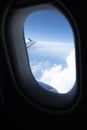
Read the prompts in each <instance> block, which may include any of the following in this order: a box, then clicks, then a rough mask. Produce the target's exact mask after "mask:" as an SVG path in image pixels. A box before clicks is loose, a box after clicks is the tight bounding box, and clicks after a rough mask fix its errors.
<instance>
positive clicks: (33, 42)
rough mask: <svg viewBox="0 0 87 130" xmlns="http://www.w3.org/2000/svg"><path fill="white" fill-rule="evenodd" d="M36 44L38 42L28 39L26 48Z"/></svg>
mask: <svg viewBox="0 0 87 130" xmlns="http://www.w3.org/2000/svg"><path fill="white" fill-rule="evenodd" d="M35 43H36V41H33V40H31V39H30V38H28V42H26V46H27V48H28V47H31V46H32V45H34V44H35Z"/></svg>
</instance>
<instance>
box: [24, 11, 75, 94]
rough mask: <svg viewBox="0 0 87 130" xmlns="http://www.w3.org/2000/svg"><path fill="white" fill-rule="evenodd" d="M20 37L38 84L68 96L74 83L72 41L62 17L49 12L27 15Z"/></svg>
mask: <svg viewBox="0 0 87 130" xmlns="http://www.w3.org/2000/svg"><path fill="white" fill-rule="evenodd" d="M24 37H25V43H26V48H27V52H28V57H29V64H30V68H31V72H32V74H33V76H34V78H35V80H36V81H37V82H38V84H39V85H40V86H41V87H44V88H45V89H48V90H50V91H53V92H58V93H61V94H66V93H68V92H69V91H70V90H71V89H72V88H73V87H74V84H75V82H76V62H75V41H74V34H73V30H72V27H71V25H70V23H69V21H68V20H67V18H66V17H65V16H64V14H63V13H61V12H60V11H55V10H50V9H49V10H39V11H35V12H33V13H31V14H29V15H28V16H27V18H26V20H25V23H24Z"/></svg>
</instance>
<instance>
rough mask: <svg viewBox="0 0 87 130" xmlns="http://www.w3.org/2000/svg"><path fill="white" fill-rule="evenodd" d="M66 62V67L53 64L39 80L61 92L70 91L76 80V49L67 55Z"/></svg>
mask: <svg viewBox="0 0 87 130" xmlns="http://www.w3.org/2000/svg"><path fill="white" fill-rule="evenodd" d="M66 63H67V67H66V68H63V67H62V65H53V67H51V68H49V69H46V70H45V71H44V72H43V75H42V77H41V78H39V81H41V82H44V83H47V84H49V85H51V86H52V87H54V88H55V89H57V91H58V92H59V93H67V92H69V91H70V90H71V89H72V87H73V85H74V83H75V80H76V72H75V50H74V49H73V50H72V52H71V53H70V55H69V56H68V57H67V59H66Z"/></svg>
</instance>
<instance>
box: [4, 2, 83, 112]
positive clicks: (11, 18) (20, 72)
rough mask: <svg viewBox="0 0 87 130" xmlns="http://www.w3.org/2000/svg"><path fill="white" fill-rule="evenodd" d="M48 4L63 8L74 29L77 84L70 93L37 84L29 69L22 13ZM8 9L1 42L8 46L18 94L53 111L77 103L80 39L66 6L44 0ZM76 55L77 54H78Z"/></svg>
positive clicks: (65, 108)
mask: <svg viewBox="0 0 87 130" xmlns="http://www.w3.org/2000/svg"><path fill="white" fill-rule="evenodd" d="M48 7H49V8H50V7H51V8H54V7H56V8H58V10H60V11H62V12H63V14H64V15H65V17H66V18H67V20H68V21H69V23H70V24H71V27H72V29H73V33H74V36H75V53H76V84H75V87H73V89H72V90H71V91H70V92H69V93H67V94H64V95H63V94H58V93H57V94H56V93H51V92H48V91H46V90H44V89H43V88H42V87H40V86H39V85H38V83H37V82H36V81H35V79H34V77H33V75H32V73H31V69H30V66H29V61H28V55H27V50H26V45H25V43H24V42H25V40H24V36H23V35H24V32H23V26H24V21H25V19H24V17H26V16H27V15H29V11H30V12H32V11H35V10H37V9H43V8H44V9H45V8H47V9H48ZM10 11H11V12H10ZM10 11H8V13H7V16H6V19H5V26H4V29H3V33H4V36H5V44H4V45H5V47H6V48H7V51H8V56H9V60H10V63H11V71H12V75H13V76H12V78H13V80H14V81H16V83H17V84H16V88H17V89H18V88H19V89H18V91H19V90H20V91H22V93H21V94H22V95H24V97H25V99H27V101H30V102H33V103H34V104H36V105H38V106H40V107H41V108H45V109H49V110H54V111H55V110H56V111H61V110H63V111H65V110H67V108H71V106H74V105H75V104H76V101H77V99H79V95H80V89H81V87H80V78H78V76H79V75H81V74H80V73H81V69H80V68H81V64H80V61H81V60H80V40H79V33H78V29H77V26H76V23H75V21H74V19H73V17H72V15H71V14H70V12H69V11H68V10H67V9H66V8H65V6H64V5H63V4H61V3H60V2H52V3H46V4H45V3H41V4H40V5H34V6H31V7H27V8H24V9H22V8H21V9H11V10H10ZM9 13H10V14H9ZM20 14H21V15H20ZM22 14H23V15H24V16H23V15H22ZM25 14H26V15H25ZM19 15H20V19H19V21H20V20H22V23H21V24H20V22H18V23H19V24H20V26H19V27H20V29H19V30H20V31H19V32H18V36H20V41H21V45H20V44H19V45H18V46H17V43H18V42H19V39H18V37H17V39H16V40H15V37H16V36H17V34H16V33H17V31H16V29H17V27H18V24H17V25H16V26H15V22H17V21H18V19H17V18H18V17H19ZM9 27H10V29H9ZM15 27H16V28H15ZM8 32H9V33H8ZM15 35H16V36H15ZM11 42H13V45H12V44H11ZM10 48H11V49H12V50H11V49H10ZM19 48H20V50H19ZM15 54H16V56H15ZM77 56H79V58H78V57H77ZM77 59H79V60H77ZM24 61H25V62H24ZM15 62H16V63H15ZM23 63H24V64H23ZM29 79H30V80H29ZM31 86H33V87H31ZM44 95H45V96H44ZM71 95H72V96H71Z"/></svg>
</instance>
